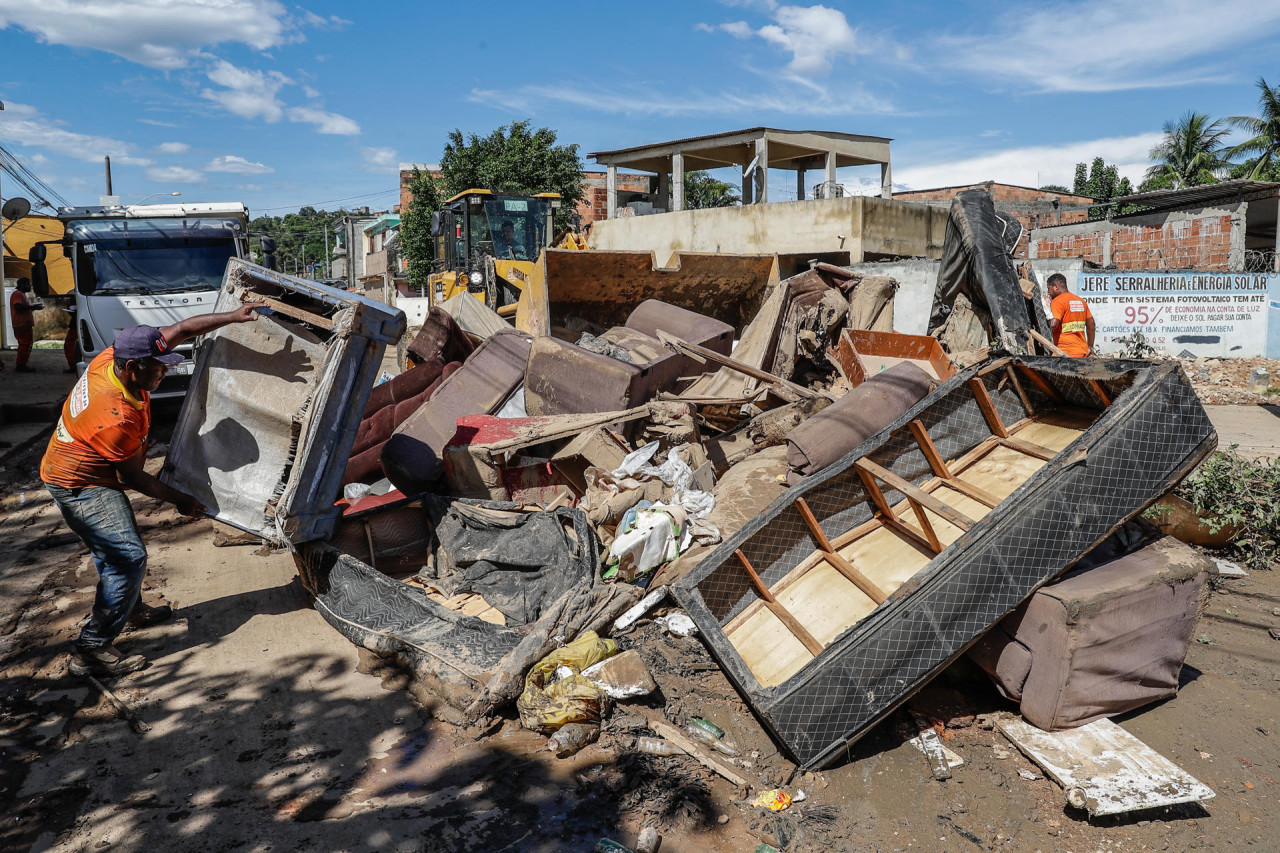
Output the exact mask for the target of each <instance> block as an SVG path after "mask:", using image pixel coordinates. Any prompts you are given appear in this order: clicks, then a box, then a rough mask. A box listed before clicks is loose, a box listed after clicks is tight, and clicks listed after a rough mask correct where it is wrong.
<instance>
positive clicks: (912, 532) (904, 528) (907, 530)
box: [881, 515, 942, 555]
mask: <svg viewBox="0 0 1280 853" xmlns="http://www.w3.org/2000/svg"><path fill="white" fill-rule="evenodd" d="M881 521H882V523H883V524H884V526H885V527H891V528H893V529H894V530H896V531H897V532H898V533H901V534H902V535H903V536H905V537H907V538H908V539H910V540H912V541H913V542H915V543H916V544H917V545H919V546H920V547H921V548H923V549H924V550H926V551H928V552H930V553H932V554H934V555H937V554H941V553H942V551H941V550H940V549H938V548H935V547H933V543H931V542H930V541H929V537H927V536H925V535H924V533H923V532H922V531H920V530H917V529H916V528H915V527H913V526H912V525H910V524H907V523H906V522H905V521H903V520H902V519H900V518H898V517H897V516H896V515H894V516H886V517H884V518H882V519H881Z"/></svg>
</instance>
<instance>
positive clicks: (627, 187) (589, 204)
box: [574, 171, 656, 225]
mask: <svg viewBox="0 0 1280 853" xmlns="http://www.w3.org/2000/svg"><path fill="white" fill-rule="evenodd" d="M616 180H617V195H618V199H617V204H618V206H619V207H625V206H626V205H627V204H628V203H630V202H633V201H646V202H651V201H652V200H653V192H654V183H655V182H656V181H655V179H654V177H653V175H640V174H631V173H627V172H619V173H618V176H617V179H616ZM608 201H609V193H608V174H607V173H606V172H587V171H583V173H582V201H580V202H578V206H577V207H576V208H574V211H575V212H576V213H577V214H578V219H579V221H581V223H582V224H583V225H589V224H591V223H593V222H599V221H600V220H601V219H608V218H609V204H608Z"/></svg>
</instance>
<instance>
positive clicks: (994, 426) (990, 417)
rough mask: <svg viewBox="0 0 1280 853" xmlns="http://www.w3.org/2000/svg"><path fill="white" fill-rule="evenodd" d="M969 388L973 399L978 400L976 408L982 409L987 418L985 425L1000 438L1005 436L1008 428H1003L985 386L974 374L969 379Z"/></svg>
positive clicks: (1007, 433)
mask: <svg viewBox="0 0 1280 853" xmlns="http://www.w3.org/2000/svg"><path fill="white" fill-rule="evenodd" d="M969 390H970V391H972V392H973V399H974V400H976V401H977V402H978V408H979V409H981V410H982V416H983V417H984V418H986V419H987V426H989V427H990V428H991V432H992V433H993V434H995V435H998V436H1000V437H1001V438H1007V437H1008V435H1009V430H1007V429H1005V425H1004V421H1002V420H1001V419H1000V413H999V412H997V411H996V404H995V403H994V402H993V401H992V399H991V395H990V394H989V393H988V392H987V386H986V385H985V384H984V383H983V381H982V380H981V379H978V378H977V377H976V376H975V377H974V378H973V379H970V380H969Z"/></svg>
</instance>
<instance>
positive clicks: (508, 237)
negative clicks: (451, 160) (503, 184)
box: [431, 189, 560, 309]
mask: <svg viewBox="0 0 1280 853" xmlns="http://www.w3.org/2000/svg"><path fill="white" fill-rule="evenodd" d="M559 207H560V194H559V193H539V194H537V195H532V196H516V195H501V194H498V193H494V192H491V191H489V190H480V189H471V190H467V191H466V192H462V193H459V194H458V195H455V196H454V197H453V198H450V199H449V200H448V201H446V202H445V203H444V206H443V207H442V208H441V209H440V210H438V211H436V212H435V213H434V214H432V217H431V236H432V238H433V239H434V240H435V249H436V251H435V255H436V261H435V270H434V274H433V275H432V280H433V286H432V301H433V302H439V301H443V300H444V299H447V298H449V297H450V296H452V295H454V293H457V292H459V291H461V290H466V291H468V292H470V293H472V294H473V295H475V296H476V297H478V298H480V299H482V300H483V301H484V302H485V303H486V304H487V305H489V307H490V308H494V309H497V308H499V307H502V306H507V305H514V303H515V301H516V300H517V299H519V297H520V289H521V288H522V287H523V282H525V281H527V280H528V276H529V274H530V273H531V272H532V270H533V263H534V262H535V261H536V260H537V259H538V255H539V254H540V253H541V252H542V250H543V249H545V248H546V247H547V246H549V245H550V243H551V236H552V233H553V232H552V217H553V216H554V215H555V211H556V209H558V208H559Z"/></svg>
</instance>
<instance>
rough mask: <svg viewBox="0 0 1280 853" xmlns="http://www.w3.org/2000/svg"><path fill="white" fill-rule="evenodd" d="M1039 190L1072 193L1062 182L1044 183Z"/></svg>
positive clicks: (1064, 193)
mask: <svg viewBox="0 0 1280 853" xmlns="http://www.w3.org/2000/svg"><path fill="white" fill-rule="evenodd" d="M1040 190H1041V191H1042V192H1047V193H1062V194H1063V195H1071V194H1072V193H1071V190H1069V189H1067V188H1066V187H1064V186H1063V185H1062V184H1045V185H1044V186H1042V187H1041V188H1040Z"/></svg>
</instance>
